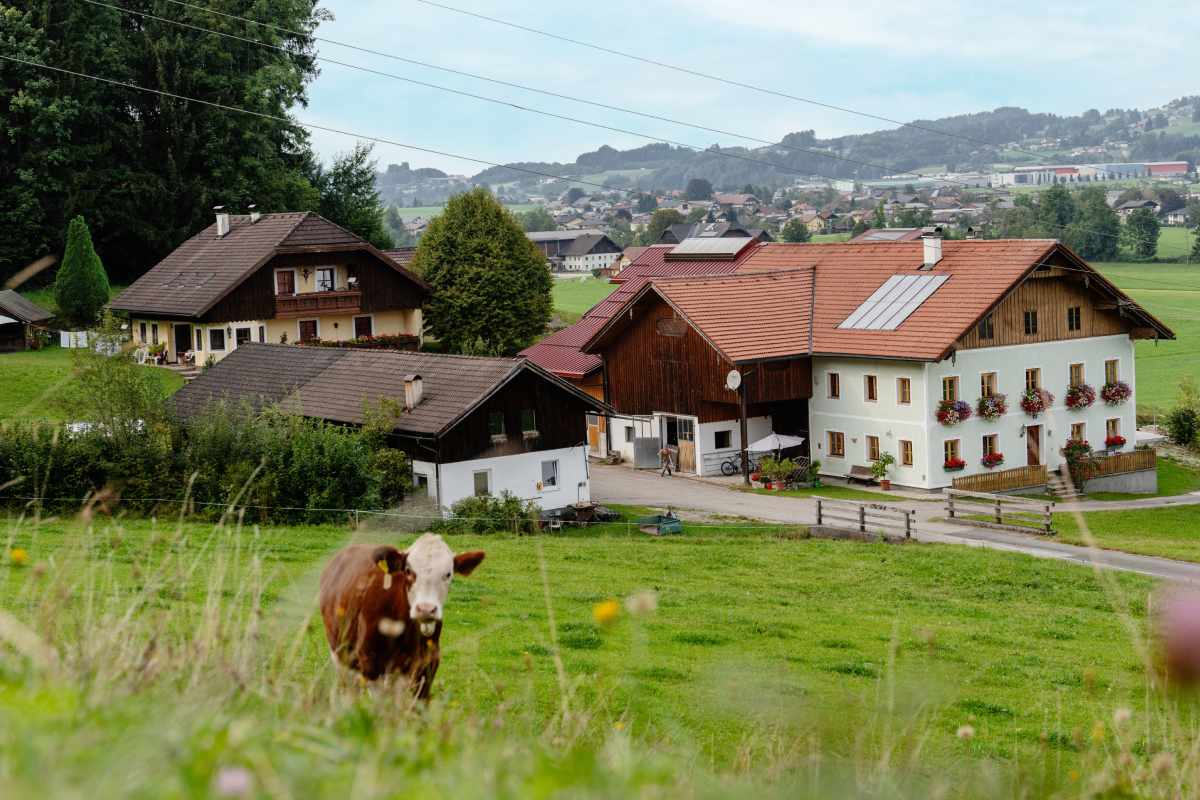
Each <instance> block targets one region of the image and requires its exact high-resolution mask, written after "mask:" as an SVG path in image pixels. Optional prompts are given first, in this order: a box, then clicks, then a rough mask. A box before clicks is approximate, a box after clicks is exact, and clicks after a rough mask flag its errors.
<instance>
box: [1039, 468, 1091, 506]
mask: <svg viewBox="0 0 1200 800" xmlns="http://www.w3.org/2000/svg"><path fill="white" fill-rule="evenodd" d="M1046 491H1047V492H1048V493H1049V494H1052V495H1054V496H1055V497H1057V498H1058V499H1059V500H1082V499H1084V495H1083V494H1082V493H1081V492H1079V491H1078V490H1077V489H1076V488H1075V484H1074V483H1072V482H1071V476H1070V475H1067V476H1066V477H1063V475H1062V471H1061V470H1058V471H1056V472H1048V473H1046Z"/></svg>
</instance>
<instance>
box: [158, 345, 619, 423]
mask: <svg viewBox="0 0 1200 800" xmlns="http://www.w3.org/2000/svg"><path fill="white" fill-rule="evenodd" d="M523 370H533V371H535V372H537V373H538V374H539V375H541V376H542V377H544V378H545V379H547V380H549V381H551V382H553V383H555V384H557V385H558V386H560V387H561V388H562V389H564V390H566V391H568V392H571V393H572V394H575V395H577V396H579V397H581V398H586V400H587V402H588V403H590V404H591V405H592V406H594V407H595V408H596V410H597V411H611V409H609V408H608V406H605V405H604V404H603V403H601V402H600V401H598V400H596V399H595V398H593V397H591V396H590V395H587V394H585V393H584V392H582V391H580V390H579V389H576V388H575V387H573V386H570V385H568V384H567V383H566V382H565V381H563V380H562V379H560V378H557V377H555V376H554V375H551V374H550V373H548V372H546V371H545V370H543V369H542V368H540V367H538V366H537V365H535V364H533V363H532V362H530V361H528V360H527V359H524V358H481V357H477V356H458V355H446V354H442V353H398V352H393V351H390V350H356V349H342V348H333V347H302V346H297V345H286V344H264V343H258V342H252V343H249V344H244V345H242V346H241V347H239V348H238V349H237V350H234V351H233V352H232V353H230V354H229V355H227V356H225V358H224V359H222V360H221V361H220V362H218V363H217V364H216V365H215V366H213V367H211V368H209V369H208V370H205V371H204V372H203V373H202V374H201V375H200V376H199V377H197V378H195V379H194V380H192V382H191V383H189V384H188V385H187V386H185V387H183V388H182V389H180V390H179V391H178V392H176V394H175V398H176V399H175V402H176V405H177V407H178V408H179V413H180V416H181V417H182V418H186V415H187V414H190V413H194V412H195V411H196V410H199V408H200V407H201V406H202V405H203V404H204V403H205V402H206V401H207V400H208V398H209V397H212V398H214V399H220V398H222V397H223V396H225V395H226V394H228V396H229V397H230V399H231V401H234V402H236V400H237V398H238V397H240V396H245V395H249V396H251V398H252V399H256V398H257V397H258V396H259V395H265V396H267V397H270V398H271V399H273V400H281V402H280V408H281V409H283V410H285V411H291V412H293V413H297V414H303V415H304V416H306V417H314V418H320V419H326V420H330V421H332V422H344V423H354V424H359V423H361V422H362V421H363V420H362V404H363V400H364V399H366V400H367V401H369V402H374V401H375V400H377V399H378V398H379V396H380V395H385V396H387V397H392V398H396V399H398V400H400V401H401V402H403V400H404V378H405V376H407V375H420V376H421V394H422V400H421V403H420V404H419V405H418V406H417V407H416V408H415V409H413V410H412V411H409V412H406V413H405V414H404V416H403V417H401V418H400V421H399V422H398V424H397V425H396V431H397V432H399V433H407V434H413V435H439V434H441V433H443V432H444V431H445V430H446V429H447V428H449V427H451V426H452V425H453V424H454V423H455V422H457V421H458V420H459V419H461V418H462V417H463V416H464V415H465V414H466V413H467V412H468V411H470V410H471V409H472V408H474V407H475V406H476V405H477V404H479V403H480V402H482V401H483V400H484V399H486V398H487V397H488V396H489V395H491V394H492V393H493V392H495V391H496V390H497V389H499V388H500V387H501V386H503V385H504V384H505V383H507V382H508V381H509V380H510V379H512V378H513V377H515V376H516V375H517V374H518V373H520V372H521V371H523ZM284 387H287V390H285V391H281V390H282V389H283V388H284ZM292 388H294V389H295V391H294V392H293V391H291V389H292ZM181 395H182V397H181Z"/></svg>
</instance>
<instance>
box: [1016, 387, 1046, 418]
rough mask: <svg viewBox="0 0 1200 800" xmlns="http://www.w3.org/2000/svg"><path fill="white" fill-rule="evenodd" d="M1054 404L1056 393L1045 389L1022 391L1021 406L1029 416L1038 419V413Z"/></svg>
mask: <svg viewBox="0 0 1200 800" xmlns="http://www.w3.org/2000/svg"><path fill="white" fill-rule="evenodd" d="M1052 405H1054V395H1052V394H1050V393H1049V392H1047V391H1046V390H1045V389H1026V390H1025V391H1024V392H1022V393H1021V408H1023V409H1024V410H1025V413H1026V414H1028V415H1029V416H1031V417H1033V418H1034V419H1037V415H1038V414H1040V413H1042V412H1043V411H1045V410H1046V409H1047V408H1050V406H1052Z"/></svg>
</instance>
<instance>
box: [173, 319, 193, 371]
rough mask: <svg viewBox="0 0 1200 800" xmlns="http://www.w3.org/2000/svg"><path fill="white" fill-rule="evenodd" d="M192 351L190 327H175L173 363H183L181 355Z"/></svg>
mask: <svg viewBox="0 0 1200 800" xmlns="http://www.w3.org/2000/svg"><path fill="white" fill-rule="evenodd" d="M191 349H192V326H191V325H176V326H175V363H176V364H179V363H181V362H182V361H183V354H184V353H186V352H187V351H188V350H191Z"/></svg>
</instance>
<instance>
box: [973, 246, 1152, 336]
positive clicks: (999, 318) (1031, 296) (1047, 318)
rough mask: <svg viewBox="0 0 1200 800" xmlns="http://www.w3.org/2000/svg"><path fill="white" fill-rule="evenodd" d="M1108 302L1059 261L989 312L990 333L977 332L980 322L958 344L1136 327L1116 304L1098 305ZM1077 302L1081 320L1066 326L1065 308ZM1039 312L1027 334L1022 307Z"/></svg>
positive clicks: (1099, 333) (1107, 332)
mask: <svg viewBox="0 0 1200 800" xmlns="http://www.w3.org/2000/svg"><path fill="white" fill-rule="evenodd" d="M1105 305H1109V306H1111V305H1112V301H1110V300H1108V299H1107V298H1103V297H1101V296H1100V295H1099V294H1097V293H1096V292H1094V291H1092V290H1091V289H1089V288H1087V287H1086V286H1085V285H1084V282H1083V280H1082V276H1080V275H1079V273H1075V272H1070V271H1067V270H1063V269H1060V268H1057V267H1050V268H1048V269H1046V270H1045V271H1044V272H1035V273H1033V275H1031V276H1030V277H1029V279H1028V280H1027V281H1025V283H1024V284H1022V285H1021V286H1018V287H1017V288H1016V289H1015V290H1014V291H1013V293H1012V294H1010V295H1009V296H1008V297H1007V298H1005V299H1004V300H1003V301H1001V302H1000V305H998V306H997V307H996V309H995V310H994V311H993V312H992V329H993V333H994V336H993V338H991V339H980V338H979V326H976V327H974V328H972V329H971V332H970V333H968V334H967V335H966V336H964V337H963V338H962V339H960V340H959V342H958V349H959V350H973V349H976V348H984V347H1007V346H1011V345H1017V344H1032V343H1034V342H1054V341H1062V340H1069V339H1084V338H1087V337H1091V336H1110V335H1113V334H1121V333H1135V332H1136V331H1138V330H1139V329H1138V328H1137V326H1136V325H1135V323H1134V322H1133V321H1132V320H1130V319H1128V318H1126V317H1122V316H1121V315H1120V313H1119V312H1118V311H1116V310H1115V309H1105V308H1097V306H1105ZM1071 308H1078V309H1079V311H1080V326H1079V329H1078V330H1074V331H1073V330H1069V324H1068V319H1067V313H1068V309H1071ZM1026 311H1036V312H1037V333H1036V334H1033V335H1026V333H1025V312H1026Z"/></svg>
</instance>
